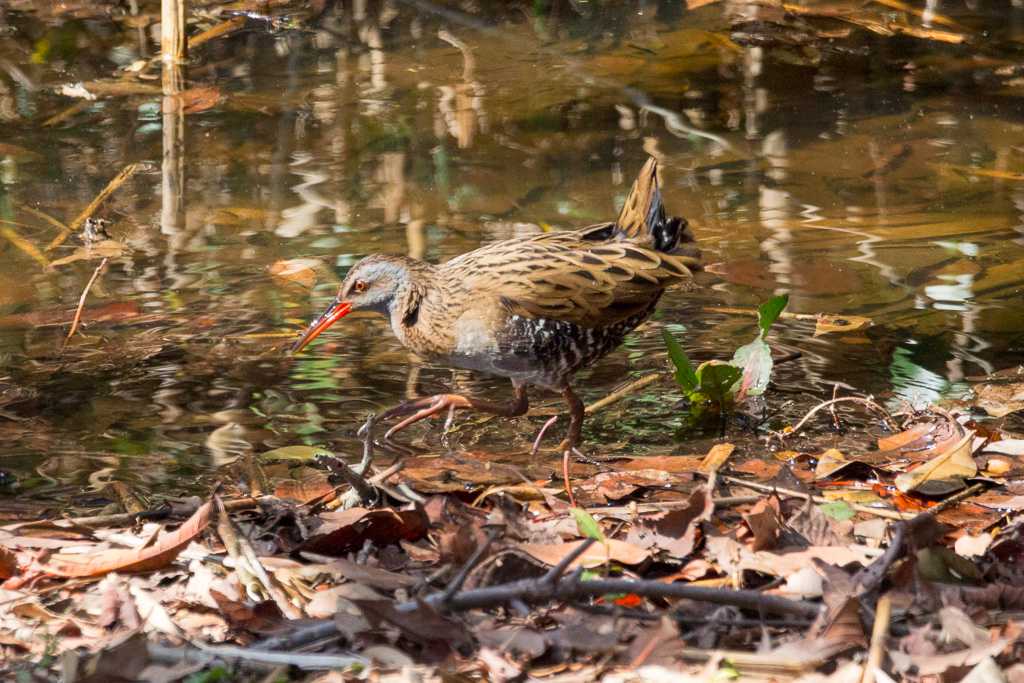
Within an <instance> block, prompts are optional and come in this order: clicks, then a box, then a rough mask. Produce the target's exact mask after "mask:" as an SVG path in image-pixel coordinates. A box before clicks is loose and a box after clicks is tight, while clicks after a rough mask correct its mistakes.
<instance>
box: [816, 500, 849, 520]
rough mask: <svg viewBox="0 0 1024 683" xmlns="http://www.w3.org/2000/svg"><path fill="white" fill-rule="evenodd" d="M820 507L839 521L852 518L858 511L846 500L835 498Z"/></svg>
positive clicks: (819, 507)
mask: <svg viewBox="0 0 1024 683" xmlns="http://www.w3.org/2000/svg"><path fill="white" fill-rule="evenodd" d="M818 509H819V510H821V511H822V512H824V513H825V514H826V515H828V516H829V517H831V518H832V519H834V520H836V521H837V522H845V521H846V520H848V519H852V518H853V516H854V515H856V514H857V511H856V510H854V509H853V508H852V507H851V506H850V504H849V503H847V502H846V501H845V500H834V501H832V502H831V503H825V504H824V505H819V506H818Z"/></svg>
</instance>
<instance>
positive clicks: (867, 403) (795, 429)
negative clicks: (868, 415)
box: [773, 396, 899, 440]
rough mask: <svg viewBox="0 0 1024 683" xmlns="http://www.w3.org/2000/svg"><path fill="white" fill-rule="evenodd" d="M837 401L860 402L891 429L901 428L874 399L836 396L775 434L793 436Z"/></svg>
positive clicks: (781, 437) (777, 435) (780, 437)
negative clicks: (783, 430) (790, 426)
mask: <svg viewBox="0 0 1024 683" xmlns="http://www.w3.org/2000/svg"><path fill="white" fill-rule="evenodd" d="M837 403H858V404H860V405H862V406H864V407H866V408H868V409H870V410H873V411H874V412H876V413H878V414H879V415H880V416H881V417H882V419H883V420H884V421H885V425H886V427H888V428H889V429H891V430H893V431H897V430H898V429H899V426H898V425H897V424H896V420H894V419H893V417H892V415H890V414H889V411H888V410H886V409H885V408H883V407H882V406H880V405H878V404H877V403H875V402H874V401H872V400H871V399H870V398H862V397H860V396H843V397H841V398H834V399H832V400H831V401H823V402H821V403H819V404H818V405H816V406H814V407H813V408H811V409H810V410H809V411H808V412H807V414H806V415H804V416H803V418H802V419H801V420H800V421H799V422H797V423H796V425H795V426H794V427H793V429H791V430H789V431H788V432H785V433H781V432H774V433H773V436H776V437H778V438H779V439H780V440H782V439H785V438H786V437H787V436H792V435H793V434H796V433H797V432H798V431H800V430H801V429H802V428H803V426H804V425H805V424H807V421H808V420H810V419H811V418H812V417H814V415H816V414H817V413H818V411H820V410H824V409H825V408H828V407H830V406H833V405H835V404H837Z"/></svg>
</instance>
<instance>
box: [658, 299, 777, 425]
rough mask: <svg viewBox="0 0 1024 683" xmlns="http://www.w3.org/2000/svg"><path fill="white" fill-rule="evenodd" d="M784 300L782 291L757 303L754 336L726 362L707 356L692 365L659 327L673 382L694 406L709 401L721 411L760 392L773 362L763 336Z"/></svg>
mask: <svg viewBox="0 0 1024 683" xmlns="http://www.w3.org/2000/svg"><path fill="white" fill-rule="evenodd" d="M788 303H789V295H788V294H783V295H780V296H773V297H772V298H771V299H769V300H768V301H766V302H764V303H763V304H761V306H760V307H758V309H757V325H758V333H757V337H756V338H755V339H754V340H753V341H752V342H750V343H749V344H744V345H743V346H741V347H740V348H738V349H736V352H735V353H733V356H732V360H731V361H729V362H725V361H720V360H709V361H705V362H703V363H701V364H700V365H698V366H697V368H696V369H694V367H693V363H692V362H691V361H690V358H689V357H688V356H687V355H686V352H685V351H683V347H682V346H680V345H679V342H678V341H676V338H675V337H673V336H672V333H671V332H669V331H668V330H662V336H663V337H664V339H665V345H666V346H667V347H668V355H669V358H670V359H671V360H672V365H673V366H675V379H676V383H677V384H678V385H679V388H680V389H682V390H683V393H684V394H686V397H687V398H688V399H690V402H691V403H692V404H693V405H694V406H695V407H696V408H698V409H699V408H701V407H703V406H705V405H708V404H710V405H714V406H717V407H718V409H719V411H723V410H725V409H726V408H727V407H728V406H730V405H732V404H733V403H735V402H738V401H742V400H743V399H745V398H746V397H748V396H758V395H760V394H763V393H764V391H765V389H767V388H768V382H769V380H770V379H771V375H772V367H773V365H774V363H773V361H772V351H771V347H769V346H768V342H767V341H765V336H766V335H767V334H768V330H769V329H771V326H772V325H773V324H774V323H775V321H776V320H778V318H779V316H780V315H781V314H782V311H783V310H784V309H785V308H786V304H788Z"/></svg>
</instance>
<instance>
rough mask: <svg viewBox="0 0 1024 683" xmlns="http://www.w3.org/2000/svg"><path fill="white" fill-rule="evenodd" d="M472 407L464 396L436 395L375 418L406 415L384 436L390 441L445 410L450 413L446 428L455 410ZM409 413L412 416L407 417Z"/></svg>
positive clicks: (381, 418)
mask: <svg viewBox="0 0 1024 683" xmlns="http://www.w3.org/2000/svg"><path fill="white" fill-rule="evenodd" d="M472 407H473V404H472V403H471V402H470V400H469V399H468V398H466V397H465V396H459V395H458V394H437V395H435V396H427V397H426V398H421V399H417V400H415V401H406V402H405V403H402V404H401V405H397V406H395V407H394V408H391V409H389V410H385V411H384V412H383V413H381V414H380V415H378V416H377V420H378V421H379V420H388V419H391V418H393V417H399V416H402V415H408V417H406V418H405V419H404V420H402V421H401V422H399V423H398V424H396V425H395V426H393V427H392V428H391V429H389V430H388V431H387V432H386V433H385V434H384V440H385V441H390V440H391V437H393V436H394V435H395V434H397V433H398V432H400V431H402V430H403V429H405V428H406V427H408V426H409V425H411V424H415V423H416V422H419V421H420V420H425V419H426V418H428V417H431V416H433V415H437V414H438V413H441V412H444V411H446V410H447V411H450V412H449V420H448V423H446V428H447V427H448V426H449V423H450V420H451V415H452V414H454V412H455V411H456V410H457V409H459V408H472ZM409 413H412V414H411V415H409Z"/></svg>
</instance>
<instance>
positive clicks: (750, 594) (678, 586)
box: [257, 544, 820, 649]
mask: <svg viewBox="0 0 1024 683" xmlns="http://www.w3.org/2000/svg"><path fill="white" fill-rule="evenodd" d="M582 545H583V544H581V546H582ZM577 550H578V548H577ZM548 575H550V572H549V573H548V574H547V575H545V576H542V577H538V578H532V579H523V580H520V581H513V582H511V583H506V584H501V585H497V586H488V587H486V588H476V589H473V590H468V591H464V592H462V593H457V594H456V595H453V596H451V597H450V598H448V599H447V600H446V601H445V600H443V599H442V598H444V597H445V592H444V591H442V592H439V593H435V594H433V595H430V596H428V597H426V598H418V599H416V600H411V601H409V602H404V603H401V604H398V605H396V606H395V610H396V611H397V612H398V613H412V612H415V611H416V610H417V609H419V608H420V606H421V605H423V604H426V605H428V606H430V607H433V608H434V609H438V610H442V611H448V612H465V611H468V610H472V609H486V608H490V607H497V606H499V605H507V604H513V603H517V602H518V603H522V604H524V605H531V604H544V603H550V602H572V601H575V600H579V599H581V598H585V597H601V596H604V595H609V594H622V593H625V594H633V595H640V596H644V597H651V598H676V599H683V600H696V601H700V602H709V603H712V604H716V605H732V606H734V607H739V608H741V609H747V610H751V611H754V612H757V613H759V614H781V615H786V616H797V617H804V618H811V619H813V618H814V617H816V616H817V615H818V613H819V611H820V606H819V605H815V604H811V603H807V602H800V601H796V600H790V599H788V598H783V597H780V596H777V595H768V594H765V593H759V592H758V591H753V590H733V589H728V588H710V587H706V586H694V585H690V584H683V583H664V582H662V581H658V580H649V581H644V580H639V581H634V580H630V579H596V580H587V581H583V580H582V572H581V571H576V572H574V573H573V574H571V575H569V576H567V577H563V578H561V579H559V580H557V581H555V582H553V583H552V582H548V581H545V577H546V576H548ZM337 628H338V627H337V625H336V624H335V622H334V621H327V622H319V623H316V624H312V625H310V626H306V627H303V628H300V629H298V630H296V631H295V632H293V633H291V634H289V635H288V636H285V637H281V638H272V639H268V640H265V641H263V642H262V643H259V644H258V645H257V647H259V648H262V649H279V648H281V647H283V646H285V645H287V646H288V647H290V648H297V647H301V646H303V645H305V644H307V643H311V642H316V641H319V640H323V639H324V638H329V637H330V636H332V635H334V634H336V633H337Z"/></svg>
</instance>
